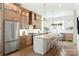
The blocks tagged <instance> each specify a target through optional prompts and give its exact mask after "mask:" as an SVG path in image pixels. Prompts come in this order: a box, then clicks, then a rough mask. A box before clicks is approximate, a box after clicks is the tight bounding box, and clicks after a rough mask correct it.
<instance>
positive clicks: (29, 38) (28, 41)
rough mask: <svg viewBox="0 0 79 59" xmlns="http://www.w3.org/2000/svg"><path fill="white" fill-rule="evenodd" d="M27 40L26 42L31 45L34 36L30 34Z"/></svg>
mask: <svg viewBox="0 0 79 59" xmlns="http://www.w3.org/2000/svg"><path fill="white" fill-rule="evenodd" d="M26 41H27V43H26V44H27V45H31V44H32V36H31V35H28V36H27V39H26Z"/></svg>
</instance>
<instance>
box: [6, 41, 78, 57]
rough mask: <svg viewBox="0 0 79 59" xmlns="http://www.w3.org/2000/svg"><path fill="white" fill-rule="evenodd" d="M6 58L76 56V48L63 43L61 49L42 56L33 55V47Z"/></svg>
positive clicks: (53, 49) (71, 44) (52, 49)
mask: <svg viewBox="0 0 79 59" xmlns="http://www.w3.org/2000/svg"><path fill="white" fill-rule="evenodd" d="M7 56H77V48H76V45H74V44H73V43H72V42H68V41H63V47H62V48H61V49H58V48H57V47H54V48H51V49H50V50H49V51H48V52H47V53H45V54H44V55H40V54H37V53H35V52H34V51H33V47H32V46H29V47H27V48H24V49H21V50H19V51H17V52H14V53H12V54H9V55H7Z"/></svg>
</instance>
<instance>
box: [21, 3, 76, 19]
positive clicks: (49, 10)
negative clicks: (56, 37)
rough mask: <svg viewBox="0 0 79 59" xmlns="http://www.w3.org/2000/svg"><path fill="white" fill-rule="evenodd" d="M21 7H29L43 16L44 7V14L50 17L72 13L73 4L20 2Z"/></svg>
mask: <svg viewBox="0 0 79 59" xmlns="http://www.w3.org/2000/svg"><path fill="white" fill-rule="evenodd" d="M22 7H24V8H26V9H29V10H31V11H33V12H35V13H37V14H40V15H42V16H44V8H45V16H46V17H52V16H58V15H61V16H62V15H66V14H69V13H70V14H72V11H73V10H74V7H75V4H73V3H48V4H43V3H22Z"/></svg>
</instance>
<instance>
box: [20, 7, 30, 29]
mask: <svg viewBox="0 0 79 59" xmlns="http://www.w3.org/2000/svg"><path fill="white" fill-rule="evenodd" d="M20 16H21V20H20V22H21V28H22V29H28V27H29V11H28V10H27V9H24V8H21V15H20Z"/></svg>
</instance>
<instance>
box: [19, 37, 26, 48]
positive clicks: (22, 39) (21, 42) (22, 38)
mask: <svg viewBox="0 0 79 59" xmlns="http://www.w3.org/2000/svg"><path fill="white" fill-rule="evenodd" d="M20 45H21V48H25V47H26V46H27V45H26V38H25V37H21V39H20Z"/></svg>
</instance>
